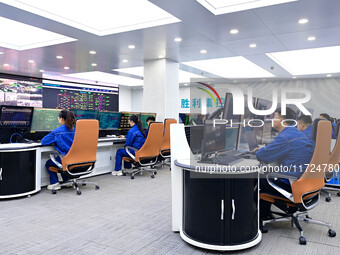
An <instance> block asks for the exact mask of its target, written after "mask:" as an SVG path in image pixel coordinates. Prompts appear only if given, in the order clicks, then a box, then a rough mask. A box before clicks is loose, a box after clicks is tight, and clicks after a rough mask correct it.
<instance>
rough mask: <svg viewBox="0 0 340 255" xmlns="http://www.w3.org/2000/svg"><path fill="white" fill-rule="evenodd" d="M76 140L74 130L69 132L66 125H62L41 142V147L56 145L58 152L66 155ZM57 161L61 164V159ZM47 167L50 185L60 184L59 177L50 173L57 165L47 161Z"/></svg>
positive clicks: (65, 178) (54, 173) (58, 158)
mask: <svg viewBox="0 0 340 255" xmlns="http://www.w3.org/2000/svg"><path fill="white" fill-rule="evenodd" d="M73 139H74V128H73V129H72V130H69V129H68V127H67V126H66V125H62V126H60V127H58V128H56V129H54V130H53V131H52V132H51V133H49V134H48V135H46V136H45V137H44V138H43V139H42V140H41V145H50V144H53V143H54V145H55V148H56V149H57V151H58V152H59V153H60V154H62V155H66V154H67V153H68V151H69V150H70V148H71V146H72V143H73ZM56 160H57V161H58V162H59V163H61V158H60V157H57V158H56ZM45 167H46V169H47V172H48V173H49V175H50V183H51V184H55V183H57V182H58V175H57V173H56V172H53V171H50V167H57V166H56V164H54V163H53V161H52V160H51V159H49V160H47V161H46V164H45ZM62 177H63V180H64V181H66V180H67V179H68V178H67V176H65V175H63V174H62Z"/></svg>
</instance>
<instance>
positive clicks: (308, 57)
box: [266, 46, 340, 75]
mask: <svg viewBox="0 0 340 255" xmlns="http://www.w3.org/2000/svg"><path fill="white" fill-rule="evenodd" d="M266 55H267V56H268V57H270V58H271V59H273V60H274V61H275V62H276V63H277V64H279V65H280V66H282V67H283V68H284V69H286V70H287V71H288V72H289V73H291V74H292V75H308V74H326V73H338V72H340V65H339V59H340V46H334V47H324V48H314V49H304V50H292V51H283V52H274V53H267V54H266Z"/></svg>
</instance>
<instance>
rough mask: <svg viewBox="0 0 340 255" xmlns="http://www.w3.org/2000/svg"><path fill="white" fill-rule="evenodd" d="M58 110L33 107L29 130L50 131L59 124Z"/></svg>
mask: <svg viewBox="0 0 340 255" xmlns="http://www.w3.org/2000/svg"><path fill="white" fill-rule="evenodd" d="M59 113H60V110H58V109H43V108H35V109H34V112H33V120H32V127H31V131H52V130H54V129H56V128H57V127H59V126H60V124H59V122H58V117H59Z"/></svg>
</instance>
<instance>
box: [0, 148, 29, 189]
mask: <svg viewBox="0 0 340 255" xmlns="http://www.w3.org/2000/svg"><path fill="white" fill-rule="evenodd" d="M0 168H1V170H0V171H1V178H0V195H1V196H6V195H16V194H21V193H26V192H29V191H32V190H34V189H35V151H23V152H1V153H0Z"/></svg>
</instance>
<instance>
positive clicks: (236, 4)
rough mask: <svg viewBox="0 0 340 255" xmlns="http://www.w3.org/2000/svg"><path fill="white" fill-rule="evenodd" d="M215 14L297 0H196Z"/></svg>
mask: <svg viewBox="0 0 340 255" xmlns="http://www.w3.org/2000/svg"><path fill="white" fill-rule="evenodd" d="M196 1H197V2H199V3H200V4H201V5H203V6H204V7H205V8H206V9H208V10H209V11H210V12H212V13H213V14H215V15H220V14H225V13H231V12H238V11H244V10H250V9H255V8H259V7H265V6H270V5H276V4H283V3H288V2H294V1H297V0H196Z"/></svg>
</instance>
